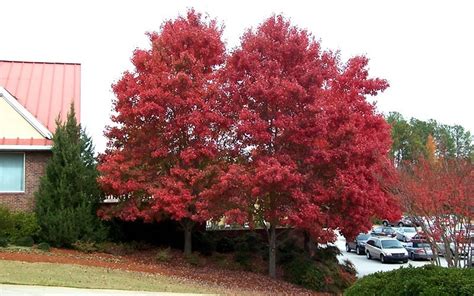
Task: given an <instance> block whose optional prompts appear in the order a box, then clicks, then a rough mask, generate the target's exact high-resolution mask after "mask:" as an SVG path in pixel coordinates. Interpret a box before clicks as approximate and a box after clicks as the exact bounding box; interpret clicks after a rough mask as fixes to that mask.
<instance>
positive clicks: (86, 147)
mask: <svg viewBox="0 0 474 296" xmlns="http://www.w3.org/2000/svg"><path fill="white" fill-rule="evenodd" d="M56 125H57V128H56V132H55V133H54V135H53V147H52V153H53V155H52V158H51V159H50V160H49V162H48V165H47V167H46V174H45V176H43V178H42V179H41V183H40V187H39V190H38V192H37V194H36V204H35V212H36V215H37V218H38V223H39V225H40V227H41V231H40V238H41V239H42V240H44V241H47V242H49V243H51V244H53V245H55V246H70V245H71V244H73V243H74V242H76V241H79V240H82V241H96V240H100V239H102V238H103V237H104V236H105V228H104V227H103V225H102V224H101V222H100V220H99V219H98V218H97V216H96V213H95V212H96V209H97V206H98V203H99V199H100V194H101V193H100V189H99V186H98V184H97V177H98V172H97V169H96V162H95V159H94V147H93V144H92V140H91V138H90V137H88V136H87V135H86V133H85V132H84V130H82V128H81V126H80V124H78V122H77V120H76V114H75V112H74V106H72V105H71V109H70V111H69V113H68V115H67V120H66V122H64V123H63V122H60V120H59V119H58V120H56Z"/></svg>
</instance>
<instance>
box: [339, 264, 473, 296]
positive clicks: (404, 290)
mask: <svg viewBox="0 0 474 296" xmlns="http://www.w3.org/2000/svg"><path fill="white" fill-rule="evenodd" d="M344 295H346V296H359V295H361V296H362V295H363V296H372V295H386V296H398V295H436V296H451V295H457V296H468V295H469V296H471V295H474V269H472V268H462V269H461V268H446V267H439V266H434V265H425V266H423V267H417V268H414V267H408V268H399V269H396V270H392V271H388V272H377V273H374V274H371V275H367V276H365V277H363V278H361V279H359V280H358V281H357V282H356V283H355V284H354V285H353V286H352V287H350V288H349V289H348V290H347V291H346V292H345V293H344Z"/></svg>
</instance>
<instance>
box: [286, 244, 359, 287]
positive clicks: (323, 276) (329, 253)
mask: <svg viewBox="0 0 474 296" xmlns="http://www.w3.org/2000/svg"><path fill="white" fill-rule="evenodd" d="M279 252H280V260H279V263H280V264H281V266H282V267H283V271H284V279H285V280H286V281H288V282H290V283H293V284H296V285H299V286H302V287H305V288H307V289H311V290H314V291H319V292H329V293H333V294H341V293H342V292H343V291H344V290H345V289H347V288H348V287H350V286H351V285H352V283H353V282H354V281H355V269H354V268H353V266H351V265H350V264H348V263H344V264H340V263H339V261H338V260H337V255H338V254H339V250H338V249H337V248H334V247H331V246H330V247H327V248H318V249H316V250H315V254H314V256H313V257H309V255H308V254H307V253H305V252H304V251H303V250H302V249H301V248H299V247H298V246H297V245H296V244H295V242H294V241H289V242H288V243H287V244H285V245H283V246H282V247H281V248H280V249H279Z"/></svg>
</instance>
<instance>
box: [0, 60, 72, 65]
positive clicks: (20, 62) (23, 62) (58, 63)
mask: <svg viewBox="0 0 474 296" xmlns="http://www.w3.org/2000/svg"><path fill="white" fill-rule="evenodd" d="M0 62H6V63H16V64H54V65H79V66H80V65H81V63H74V62H33V61H15V60H0Z"/></svg>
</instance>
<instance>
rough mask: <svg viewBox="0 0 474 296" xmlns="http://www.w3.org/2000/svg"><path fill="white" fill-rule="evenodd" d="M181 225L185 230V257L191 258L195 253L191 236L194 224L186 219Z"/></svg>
mask: <svg viewBox="0 0 474 296" xmlns="http://www.w3.org/2000/svg"><path fill="white" fill-rule="evenodd" d="M181 224H182V226H183V229H184V255H185V256H189V255H191V253H192V252H193V249H192V248H193V247H192V236H191V234H192V230H193V227H194V222H193V221H191V220H189V219H185V220H184V221H183V222H182V223H181Z"/></svg>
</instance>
